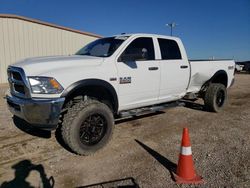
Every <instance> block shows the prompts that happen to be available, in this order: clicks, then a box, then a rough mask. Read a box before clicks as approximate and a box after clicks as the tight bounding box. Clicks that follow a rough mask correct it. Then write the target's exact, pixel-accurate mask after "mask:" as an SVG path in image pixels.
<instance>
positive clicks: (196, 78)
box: [187, 59, 235, 93]
mask: <svg viewBox="0 0 250 188" xmlns="http://www.w3.org/2000/svg"><path fill="white" fill-rule="evenodd" d="M189 64H190V67H191V69H190V71H191V74H190V82H189V86H188V90H187V92H192V93H197V92H199V91H200V89H201V87H202V85H203V84H204V83H205V82H206V81H207V80H209V79H210V78H211V77H212V76H213V75H214V74H215V73H216V72H218V71H220V70H222V71H225V72H226V73H227V74H228V80H229V82H228V85H227V87H229V86H230V84H231V82H230V81H231V80H232V79H233V75H234V69H235V62H234V60H230V59H223V60H221V59H220V60H189Z"/></svg>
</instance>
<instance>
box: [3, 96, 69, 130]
mask: <svg viewBox="0 0 250 188" xmlns="http://www.w3.org/2000/svg"><path fill="white" fill-rule="evenodd" d="M6 99H7V104H8V107H9V110H10V112H11V113H12V114H13V115H15V116H18V117H19V118H21V119H24V120H25V121H27V122H28V123H30V124H32V125H34V127H37V128H41V129H55V128H56V127H57V124H58V121H59V117H60V112H61V109H62V106H63V103H64V100H65V98H55V99H22V98H18V97H15V96H12V95H7V96H6Z"/></svg>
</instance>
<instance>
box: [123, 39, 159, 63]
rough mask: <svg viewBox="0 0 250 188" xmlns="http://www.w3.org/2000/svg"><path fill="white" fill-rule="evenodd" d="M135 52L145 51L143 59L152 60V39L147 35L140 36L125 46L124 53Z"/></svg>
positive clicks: (153, 56) (153, 54) (153, 55)
mask: <svg viewBox="0 0 250 188" xmlns="http://www.w3.org/2000/svg"><path fill="white" fill-rule="evenodd" d="M135 52H139V53H145V56H144V59H143V60H154V59H155V51H154V44H153V39H152V38H149V37H140V38H137V39H135V40H134V41H133V42H131V43H130V44H129V46H128V47H127V48H126V50H125V51H124V54H133V53H135ZM138 60H140V59H138Z"/></svg>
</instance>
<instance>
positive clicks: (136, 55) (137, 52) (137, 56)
mask: <svg viewBox="0 0 250 188" xmlns="http://www.w3.org/2000/svg"><path fill="white" fill-rule="evenodd" d="M147 56H148V53H147V49H146V48H143V49H141V48H140V49H139V48H137V49H133V50H131V51H130V52H126V51H125V52H124V53H123V54H122V55H121V56H120V58H119V61H120V62H128V61H136V60H142V59H147Z"/></svg>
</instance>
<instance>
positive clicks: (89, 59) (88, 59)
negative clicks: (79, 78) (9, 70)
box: [12, 55, 103, 76]
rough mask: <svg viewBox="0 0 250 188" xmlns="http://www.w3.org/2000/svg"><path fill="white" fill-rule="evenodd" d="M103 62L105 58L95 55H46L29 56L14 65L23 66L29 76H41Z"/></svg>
mask: <svg viewBox="0 0 250 188" xmlns="http://www.w3.org/2000/svg"><path fill="white" fill-rule="evenodd" d="M102 62H103V58H101V57H93V56H81V55H71V56H46V57H34V58H27V59H24V60H21V61H19V62H17V63H15V64H13V65H12V66H15V67H20V68H22V69H23V70H24V71H25V74H26V75H27V76H40V75H46V73H51V72H53V71H58V70H62V69H64V70H67V69H69V68H78V67H79V68H84V67H89V66H98V65H100V64H101V63H102Z"/></svg>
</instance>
